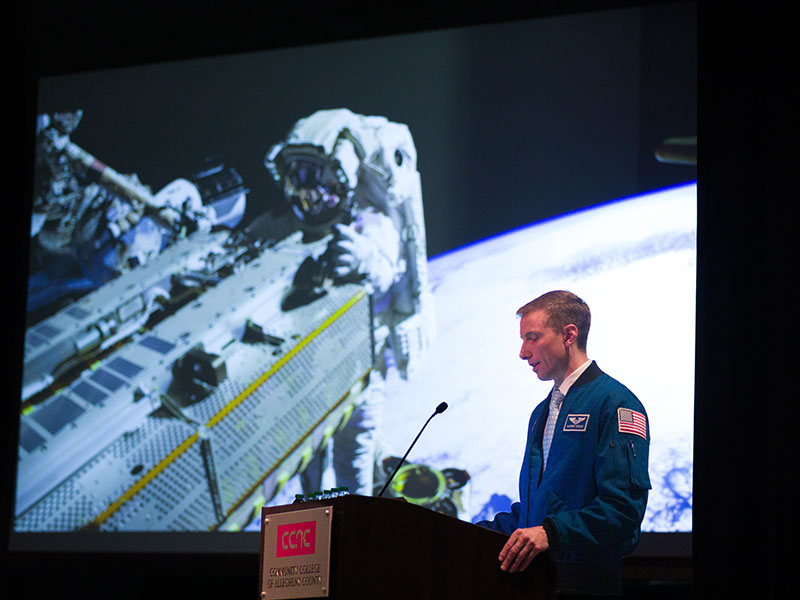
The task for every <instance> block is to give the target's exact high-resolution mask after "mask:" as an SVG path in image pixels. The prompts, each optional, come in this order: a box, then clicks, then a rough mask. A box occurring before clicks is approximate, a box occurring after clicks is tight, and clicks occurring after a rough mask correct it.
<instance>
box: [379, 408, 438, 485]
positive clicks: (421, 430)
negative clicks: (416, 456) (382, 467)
mask: <svg viewBox="0 0 800 600" xmlns="http://www.w3.org/2000/svg"><path fill="white" fill-rule="evenodd" d="M446 410H447V402H442V403H441V404H440V405H439V406H437V407H436V410H435V411H433V414H432V415H431V416H430V417H428V420H427V421H425V425H423V426H422V429H420V430H419V433H418V434H417V437H415V438H414V441H413V442H411V445H410V446H409V447H408V450H406V453H405V454H404V455H403V458H401V459H400V462H399V463H397V466H396V467H395V468H394V472H393V473H392V476H391V477H389V479H387V480H386V483H384V484H383V488H381V491H380V493H379V494H378V498H380V497H381V496H383V492H385V491H386V488H387V487H389V484H390V483H391V482H392V479H394V476H395V475H397V472H398V471H399V470H400V467H402V466H403V463H404V462H405V461H406V457H407V456H408V453H409V452H411V449H412V448H413V447H414V444H416V443H417V440H418V439H419V436H421V435H422V432H423V431H425V428H426V427H427V426H428V423H430V422H431V419H432V418H433V417H435V416H436V415H438V414H440V413H443V412H444V411H446Z"/></svg>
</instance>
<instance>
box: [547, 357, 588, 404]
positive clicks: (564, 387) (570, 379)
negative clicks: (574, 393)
mask: <svg viewBox="0 0 800 600" xmlns="http://www.w3.org/2000/svg"><path fill="white" fill-rule="evenodd" d="M591 364H592V361H591V359H589V360H587V361H586V362H585V363H583V364H582V365H581V366H580V367H578V368H577V369H575V370H574V371H573V372H572V373H570V374H569V375H567V377H566V378H565V379H564V381H562V382H561V385H560V386H558V391H560V392H561V393H562V394H564V395H565V396H566V395H567V392H568V391H569V388H571V387H572V384H573V383H575V382H576V381H577V380H578V377H580V376H581V375H583V372H584V371H585V370H586V369H588V368H589V365H591ZM553 389H555V386H553Z"/></svg>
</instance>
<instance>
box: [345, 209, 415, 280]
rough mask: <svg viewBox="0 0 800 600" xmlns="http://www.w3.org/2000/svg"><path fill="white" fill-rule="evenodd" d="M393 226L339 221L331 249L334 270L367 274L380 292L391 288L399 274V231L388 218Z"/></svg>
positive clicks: (347, 273)
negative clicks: (370, 225) (364, 224)
mask: <svg viewBox="0 0 800 600" xmlns="http://www.w3.org/2000/svg"><path fill="white" fill-rule="evenodd" d="M386 221H388V222H389V226H388V227H386V226H385V223H380V221H378V222H379V223H380V224H379V225H377V226H372V227H369V226H363V225H362V224H360V223H354V224H351V225H343V224H338V225H336V235H335V236H334V239H333V240H332V241H331V246H330V250H331V253H332V254H333V256H334V260H333V273H334V275H335V276H336V277H337V278H340V279H341V278H345V277H348V276H350V275H352V274H358V275H363V276H365V277H366V279H367V281H369V283H370V284H372V286H373V287H374V288H375V289H376V290H377V291H379V292H383V291H385V290H387V289H389V286H390V285H392V282H393V281H394V278H395V275H396V274H397V260H398V255H399V240H400V238H399V235H398V234H397V231H396V230H395V229H394V226H393V225H392V224H391V221H389V219H388V218H386Z"/></svg>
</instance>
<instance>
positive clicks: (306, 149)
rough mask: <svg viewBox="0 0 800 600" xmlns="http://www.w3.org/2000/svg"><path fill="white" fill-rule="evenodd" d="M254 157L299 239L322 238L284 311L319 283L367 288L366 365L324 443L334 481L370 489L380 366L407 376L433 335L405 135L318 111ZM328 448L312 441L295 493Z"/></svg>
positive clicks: (410, 149)
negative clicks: (336, 428)
mask: <svg viewBox="0 0 800 600" xmlns="http://www.w3.org/2000/svg"><path fill="white" fill-rule="evenodd" d="M264 164H265V166H266V167H267V169H268V170H269V171H270V173H271V174H272V175H273V178H274V179H275V181H276V183H277V184H278V185H279V186H280V187H281V188H282V190H283V194H284V197H285V200H286V201H287V202H288V203H289V207H290V210H291V214H292V217H293V219H294V221H295V222H296V224H297V226H298V227H299V228H300V229H301V230H302V231H303V234H304V237H306V238H308V239H309V240H313V239H320V237H321V236H325V235H330V236H331V239H330V241H329V243H328V246H327V250H326V251H325V253H324V254H323V255H322V256H321V257H320V258H319V259H318V260H311V259H309V260H307V262H306V263H304V264H303V265H301V267H300V269H299V270H298V273H297V275H296V276H295V281H294V286H293V290H292V291H291V292H290V294H289V295H288V296H287V297H286V299H285V300H284V304H283V308H284V310H291V309H292V307H293V306H296V305H301V304H305V303H307V302H310V301H312V300H313V299H314V298H315V297H316V296H317V295H319V294H322V293H324V286H325V285H326V284H327V283H328V282H330V283H331V284H333V285H335V284H336V283H341V282H353V281H357V282H362V283H363V284H364V285H365V286H366V287H367V289H368V291H369V292H370V294H371V300H372V306H373V335H374V341H375V342H374V345H375V365H374V369H373V372H372V373H371V376H370V381H369V385H368V386H367V388H366V389H365V390H364V391H363V392H362V394H361V395H360V398H359V403H358V404H357V406H356V407H355V409H354V411H353V414H352V415H351V417H350V419H349V420H348V422H347V424H346V425H345V427H344V428H343V429H342V430H341V431H340V432H338V433H337V434H336V435H334V437H333V439H332V441H331V444H332V446H331V448H330V455H331V459H330V460H332V467H333V471H334V474H335V477H336V485H337V486H338V487H342V486H346V487H347V488H348V489H349V490H350V492H351V493H358V494H364V495H372V493H373V488H374V485H375V475H377V471H376V469H375V464H376V461H377V460H378V459H379V454H380V430H381V419H382V413H383V404H384V385H385V377H386V373H387V370H388V369H389V368H392V366H394V368H397V369H398V371H399V372H400V374H401V376H402V377H404V378H408V377H410V376H413V373H414V370H415V367H416V366H417V365H418V364H419V361H420V360H422V358H423V355H424V354H425V352H426V350H427V349H428V348H429V347H430V345H431V344H432V342H433V336H434V315H433V306H432V297H431V294H430V291H429V289H428V281H427V255H426V243H425V222H424V217H423V209H422V190H421V186H420V175H419V173H418V171H417V168H416V164H417V153H416V148H415V146H414V141H413V139H412V137H411V133H410V132H409V129H408V127H407V126H406V125H403V124H399V123H393V122H391V121H389V120H387V119H386V118H384V117H380V116H363V115H357V114H354V113H353V112H351V111H349V110H347V109H334V110H320V111H318V112H315V113H314V114H312V115H310V116H309V117H307V118H303V119H300V120H299V121H298V122H297V123H296V124H295V125H294V126H293V127H292V129H291V131H290V133H289V134H288V136H287V137H286V139H285V140H283V141H282V142H280V143H278V144H276V145H275V146H273V147H272V148H271V149H270V151H269V152H268V154H267V156H266V158H265V161H264ZM328 454H329V452H328V448H327V447H323V448H320V449H319V450H318V452H317V453H316V455H315V456H314V457H313V458H312V460H311V462H310V463H309V465H308V467H307V468H306V469H305V470H304V472H303V473H302V474H301V479H302V485H303V491H304V493H306V494H309V493H313V492H315V491H318V490H320V489H321V486H322V475H323V472H324V471H325V469H326V468H327V466H328V460H329V459H328Z"/></svg>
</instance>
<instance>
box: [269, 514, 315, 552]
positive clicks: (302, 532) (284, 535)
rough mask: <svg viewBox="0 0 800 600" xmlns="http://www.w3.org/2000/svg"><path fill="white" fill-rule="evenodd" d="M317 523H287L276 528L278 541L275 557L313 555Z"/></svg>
mask: <svg viewBox="0 0 800 600" xmlns="http://www.w3.org/2000/svg"><path fill="white" fill-rule="evenodd" d="M316 538H317V522H316V521H306V522H305V523H289V524H288V525H279V526H278V540H277V546H276V548H275V556H276V557H277V558H282V557H284V556H302V555H303V554H314V552H315V549H316Z"/></svg>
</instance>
